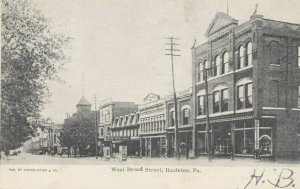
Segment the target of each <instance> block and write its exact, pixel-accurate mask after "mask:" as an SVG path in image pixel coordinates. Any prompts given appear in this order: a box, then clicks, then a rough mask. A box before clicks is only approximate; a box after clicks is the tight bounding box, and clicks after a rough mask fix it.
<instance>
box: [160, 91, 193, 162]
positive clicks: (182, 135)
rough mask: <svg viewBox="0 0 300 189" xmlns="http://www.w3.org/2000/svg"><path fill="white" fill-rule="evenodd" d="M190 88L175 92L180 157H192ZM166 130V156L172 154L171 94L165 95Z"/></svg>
mask: <svg viewBox="0 0 300 189" xmlns="http://www.w3.org/2000/svg"><path fill="white" fill-rule="evenodd" d="M191 97H192V90H191V89H188V90H185V91H181V92H178V94H177V115H178V117H177V120H178V139H179V154H180V157H181V158H192V157H194V155H193V151H192V139H193V137H192V136H193V126H192V121H191V119H192V117H191ZM166 110H167V111H166V115H167V116H166V117H167V119H166V125H167V127H166V131H167V141H168V145H167V146H168V157H173V156H174V149H175V147H174V137H175V134H174V130H175V107H174V98H173V95H170V96H167V97H166Z"/></svg>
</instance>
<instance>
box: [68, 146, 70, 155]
mask: <svg viewBox="0 0 300 189" xmlns="http://www.w3.org/2000/svg"><path fill="white" fill-rule="evenodd" d="M68 157H70V147H68Z"/></svg>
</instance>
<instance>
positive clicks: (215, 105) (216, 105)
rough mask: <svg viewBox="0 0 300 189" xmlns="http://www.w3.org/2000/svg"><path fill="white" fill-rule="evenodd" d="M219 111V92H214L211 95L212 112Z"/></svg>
mask: <svg viewBox="0 0 300 189" xmlns="http://www.w3.org/2000/svg"><path fill="white" fill-rule="evenodd" d="M219 111H220V92H219V91H215V92H214V93H213V112H214V113H216V112H219Z"/></svg>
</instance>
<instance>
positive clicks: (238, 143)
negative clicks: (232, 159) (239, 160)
mask: <svg viewBox="0 0 300 189" xmlns="http://www.w3.org/2000/svg"><path fill="white" fill-rule="evenodd" d="M234 132H235V153H236V154H242V155H253V154H254V153H253V150H254V136H255V135H254V123H253V121H243V122H238V123H237V124H236V128H235V131H234Z"/></svg>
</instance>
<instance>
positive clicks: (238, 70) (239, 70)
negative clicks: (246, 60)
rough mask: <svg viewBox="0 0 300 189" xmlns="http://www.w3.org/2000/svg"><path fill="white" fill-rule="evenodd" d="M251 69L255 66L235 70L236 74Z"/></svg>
mask: <svg viewBox="0 0 300 189" xmlns="http://www.w3.org/2000/svg"><path fill="white" fill-rule="evenodd" d="M250 68H253V65H250V66H247V67H243V68H240V69H236V70H235V73H237V72H241V71H244V70H248V69H250Z"/></svg>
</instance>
